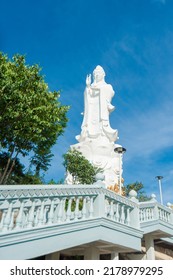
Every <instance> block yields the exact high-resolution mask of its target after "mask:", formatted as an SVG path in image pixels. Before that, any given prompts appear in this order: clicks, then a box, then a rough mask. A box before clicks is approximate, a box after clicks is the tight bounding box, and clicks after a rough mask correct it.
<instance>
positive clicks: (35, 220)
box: [34, 207, 40, 227]
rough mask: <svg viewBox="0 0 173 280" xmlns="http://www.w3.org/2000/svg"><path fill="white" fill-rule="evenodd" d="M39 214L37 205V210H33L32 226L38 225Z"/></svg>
mask: <svg viewBox="0 0 173 280" xmlns="http://www.w3.org/2000/svg"><path fill="white" fill-rule="evenodd" d="M39 215H40V207H37V210H36V212H35V218H34V227H36V226H37V225H38V217H39Z"/></svg>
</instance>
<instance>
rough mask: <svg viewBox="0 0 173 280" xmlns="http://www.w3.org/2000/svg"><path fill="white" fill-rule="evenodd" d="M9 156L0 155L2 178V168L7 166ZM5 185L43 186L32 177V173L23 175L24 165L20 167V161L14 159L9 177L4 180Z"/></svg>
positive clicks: (6, 154) (0, 173)
mask: <svg viewBox="0 0 173 280" xmlns="http://www.w3.org/2000/svg"><path fill="white" fill-rule="evenodd" d="M9 156H10V155H9V154H8V153H6V152H3V153H0V177H1V176H2V173H3V170H4V166H6V165H7V162H8V160H9ZM9 168H10V167H9ZM7 172H8V170H7ZM6 184H9V185H14V184H19V185H20V184H43V182H42V180H41V178H39V177H38V176H36V175H33V174H32V173H25V168H24V165H22V164H21V163H20V160H19V159H18V158H16V162H15V165H14V167H13V169H12V171H11V174H10V176H9V177H8V178H7V180H6Z"/></svg>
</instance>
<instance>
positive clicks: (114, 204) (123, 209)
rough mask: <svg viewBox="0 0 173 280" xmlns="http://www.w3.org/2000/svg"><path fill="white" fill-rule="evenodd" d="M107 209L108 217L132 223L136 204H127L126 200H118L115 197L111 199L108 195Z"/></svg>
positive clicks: (123, 222)
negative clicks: (132, 214) (132, 213)
mask: <svg viewBox="0 0 173 280" xmlns="http://www.w3.org/2000/svg"><path fill="white" fill-rule="evenodd" d="M105 205H106V210H105V215H106V217H107V218H109V219H111V220H113V221H115V222H118V223H121V224H125V225H128V226H129V225H131V211H132V210H133V209H134V206H133V205H131V204H129V205H128V204H127V201H126V200H123V198H122V199H121V201H117V200H116V199H115V198H114V199H111V198H109V197H106V200H105Z"/></svg>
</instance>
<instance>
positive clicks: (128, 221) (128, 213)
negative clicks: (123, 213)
mask: <svg viewBox="0 0 173 280" xmlns="http://www.w3.org/2000/svg"><path fill="white" fill-rule="evenodd" d="M126 224H127V225H128V226H129V225H130V208H129V207H127V218H126Z"/></svg>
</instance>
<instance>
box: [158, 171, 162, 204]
mask: <svg viewBox="0 0 173 280" xmlns="http://www.w3.org/2000/svg"><path fill="white" fill-rule="evenodd" d="M156 178H157V179H158V182H159V191H160V203H161V204H163V197H162V184H161V180H162V179H163V176H156Z"/></svg>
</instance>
